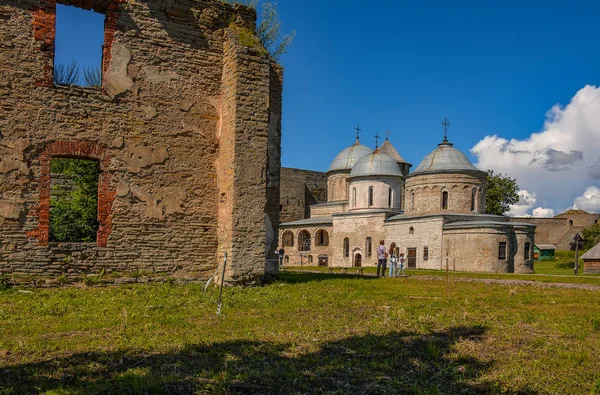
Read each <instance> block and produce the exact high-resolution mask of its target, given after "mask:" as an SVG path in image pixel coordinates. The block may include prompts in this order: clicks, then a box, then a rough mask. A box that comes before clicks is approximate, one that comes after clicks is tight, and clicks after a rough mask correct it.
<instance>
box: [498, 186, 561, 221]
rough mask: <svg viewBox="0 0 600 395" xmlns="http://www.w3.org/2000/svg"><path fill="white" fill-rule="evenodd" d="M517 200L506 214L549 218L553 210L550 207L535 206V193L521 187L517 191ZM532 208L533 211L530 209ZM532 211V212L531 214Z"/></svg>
mask: <svg viewBox="0 0 600 395" xmlns="http://www.w3.org/2000/svg"><path fill="white" fill-rule="evenodd" d="M518 193H519V201H518V202H517V203H515V204H513V205H511V206H510V211H509V212H508V215H510V216H512V217H536V218H551V217H554V215H555V211H554V210H553V209H551V208H543V207H536V208H534V207H535V206H536V203H537V198H536V195H535V193H533V192H529V191H528V190H526V189H522V190H520V191H519V192H518ZM532 209H533V211H532ZM531 213H532V214H531Z"/></svg>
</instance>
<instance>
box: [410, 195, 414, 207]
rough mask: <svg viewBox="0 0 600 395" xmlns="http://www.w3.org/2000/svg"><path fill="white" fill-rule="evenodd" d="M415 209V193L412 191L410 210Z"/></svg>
mask: <svg viewBox="0 0 600 395" xmlns="http://www.w3.org/2000/svg"><path fill="white" fill-rule="evenodd" d="M414 210H415V193H414V192H411V193H410V211H414Z"/></svg>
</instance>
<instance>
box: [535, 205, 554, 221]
mask: <svg viewBox="0 0 600 395" xmlns="http://www.w3.org/2000/svg"><path fill="white" fill-rule="evenodd" d="M555 215H556V213H555V212H554V210H552V209H551V208H542V207H538V208H536V209H533V216H534V217H535V218H552V217H554V216H555Z"/></svg>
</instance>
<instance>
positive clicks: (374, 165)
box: [350, 149, 402, 177]
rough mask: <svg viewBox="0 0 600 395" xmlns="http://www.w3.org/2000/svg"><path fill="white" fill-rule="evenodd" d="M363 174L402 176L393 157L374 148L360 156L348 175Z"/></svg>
mask: <svg viewBox="0 0 600 395" xmlns="http://www.w3.org/2000/svg"><path fill="white" fill-rule="evenodd" d="M365 176H400V177H402V171H401V170H400V166H398V163H396V161H395V160H394V159H392V158H390V157H389V156H387V155H386V154H382V153H381V152H380V151H379V150H377V149H376V150H375V151H373V152H372V153H371V154H369V155H366V156H363V157H362V158H360V159H359V160H358V162H356V164H355V165H354V166H353V167H352V171H351V172H350V177H365Z"/></svg>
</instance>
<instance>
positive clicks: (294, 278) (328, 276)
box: [273, 271, 377, 284]
mask: <svg viewBox="0 0 600 395" xmlns="http://www.w3.org/2000/svg"><path fill="white" fill-rule="evenodd" d="M351 279H362V280H377V277H376V276H373V275H359V274H336V273H315V272H305V273H302V272H285V271H284V272H280V273H279V274H277V276H275V277H274V279H273V281H274V282H283V283H289V284H300V283H309V282H313V281H326V280H351Z"/></svg>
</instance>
